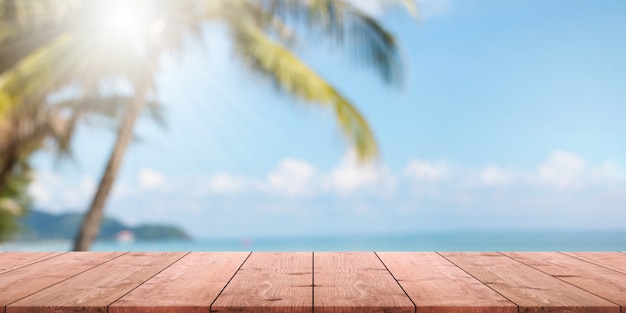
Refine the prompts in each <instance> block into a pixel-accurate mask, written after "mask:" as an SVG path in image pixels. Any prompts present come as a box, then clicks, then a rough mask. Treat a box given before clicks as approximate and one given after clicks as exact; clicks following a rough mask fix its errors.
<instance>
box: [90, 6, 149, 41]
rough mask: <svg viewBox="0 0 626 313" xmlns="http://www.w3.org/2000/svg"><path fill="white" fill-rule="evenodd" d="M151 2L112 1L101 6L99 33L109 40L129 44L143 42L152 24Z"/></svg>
mask: <svg viewBox="0 0 626 313" xmlns="http://www.w3.org/2000/svg"><path fill="white" fill-rule="evenodd" d="M149 3H150V1H137V0H110V1H106V4H105V5H102V6H99V8H100V9H102V11H101V12H99V16H100V19H99V21H98V24H99V25H98V28H99V32H100V34H101V36H102V37H104V38H107V39H108V40H112V41H118V42H122V43H128V42H133V41H138V40H141V38H142V37H143V36H145V35H146V34H147V33H146V32H147V30H148V29H149V24H150V22H151V12H150V11H151V7H150V4H149Z"/></svg>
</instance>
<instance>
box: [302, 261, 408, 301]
mask: <svg viewBox="0 0 626 313" xmlns="http://www.w3.org/2000/svg"><path fill="white" fill-rule="evenodd" d="M313 264H314V268H313V271H314V284H315V287H314V299H313V305H314V307H315V312H316V313H324V312H333V313H339V312H342V313H343V312H371V313H373V312H407V313H408V312H415V306H414V305H413V303H412V302H411V300H410V299H409V297H408V296H407V295H406V294H405V293H404V291H403V290H402V288H400V286H399V285H398V282H396V280H395V279H394V278H393V276H391V274H390V273H389V271H387V269H386V268H385V266H384V265H383V263H382V262H381V261H380V260H379V259H378V257H377V256H376V254H374V253H373V252H344V253H339V252H316V253H315V254H314V263H313Z"/></svg>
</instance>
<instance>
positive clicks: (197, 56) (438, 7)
mask: <svg viewBox="0 0 626 313" xmlns="http://www.w3.org/2000/svg"><path fill="white" fill-rule="evenodd" d="M355 2H356V3H358V4H359V5H361V6H363V8H364V9H366V10H369V11H370V12H371V13H372V14H374V15H376V16H378V17H379V18H381V19H382V21H383V23H384V24H385V25H386V26H387V27H388V28H389V29H390V30H391V31H392V32H393V33H394V34H395V35H396V36H397V39H398V41H399V42H400V44H401V47H402V53H403V55H404V57H405V71H406V80H405V82H404V85H403V86H401V87H389V86H385V85H384V84H383V83H382V82H381V80H380V79H379V78H378V77H376V76H375V74H374V73H373V72H372V71H371V70H370V69H367V68H359V67H357V66H354V64H353V63H351V61H350V60H349V58H348V55H347V54H346V53H342V52H341V51H337V50H336V49H333V47H332V46H325V45H323V44H322V45H320V44H314V45H308V46H307V45H302V46H299V47H298V48H297V53H298V54H299V55H300V56H301V57H302V58H303V59H305V60H306V61H307V62H309V63H310V64H311V65H312V67H313V68H314V69H315V70H317V71H318V72H319V73H321V74H322V75H323V76H324V77H326V78H327V79H328V80H329V81H331V82H332V83H333V84H335V85H336V86H337V87H338V89H339V90H341V92H343V94H344V95H346V96H347V97H348V98H349V99H350V100H352V101H353V103H355V104H356V106H358V108H359V109H360V110H361V112H362V113H363V114H364V115H365V116H366V118H367V119H368V121H369V123H370V125H371V127H372V128H373V129H374V132H375V134H376V137H377V139H378V143H379V145H380V148H381V158H380V160H379V161H378V162H376V163H374V164H370V165H368V166H363V165H359V164H357V163H356V162H355V159H354V154H353V152H352V151H351V149H350V147H348V146H347V145H346V144H345V142H344V140H343V139H342V137H341V135H340V134H339V132H338V130H337V127H336V125H335V121H334V120H333V117H332V115H331V114H330V113H329V112H327V111H325V110H322V109H319V108H315V107H310V106H304V105H302V103H298V102H296V101H294V100H292V99H291V98H289V97H287V96H285V95H281V94H279V93H276V91H275V90H274V89H273V87H272V86H271V84H269V83H267V82H265V81H263V80H262V79H260V78H259V77H257V76H253V75H250V74H249V73H247V72H246V71H245V70H244V67H243V66H242V65H241V64H240V63H238V61H237V60H236V59H234V58H233V57H232V55H231V53H230V51H229V46H228V43H227V41H226V40H225V35H224V33H223V32H222V30H221V29H219V28H217V27H214V28H209V30H210V34H209V35H208V36H207V38H206V46H205V48H203V49H200V48H198V47H196V48H191V49H190V50H189V53H188V54H187V55H185V57H184V58H183V59H182V60H171V59H166V60H163V64H162V75H161V76H160V77H159V95H158V99H159V100H160V101H161V102H162V103H163V104H164V105H165V107H166V111H165V114H166V118H167V127H166V129H161V128H159V127H158V126H156V125H155V124H154V123H153V122H151V121H150V120H149V118H144V119H142V120H141V121H140V123H139V124H138V127H137V129H136V132H137V136H138V140H137V141H136V142H135V143H133V145H132V146H131V147H130V149H129V151H128V153H127V156H126V159H125V163H124V165H123V168H122V172H121V174H120V177H119V179H118V181H117V185H116V187H115V191H114V193H113V195H112V197H111V198H110V200H109V203H108V206H107V214H109V215H112V216H115V217H118V218H120V219H122V220H124V221H126V222H128V223H142V222H159V223H174V224H177V225H179V226H181V227H184V228H185V229H187V230H188V231H189V232H190V233H191V234H192V235H193V236H195V237H198V238H209V237H249V236H274V235H290V236H292V235H327V234H379V233H410V232H419V231H430V230H456V229H463V230H467V229H469V230H494V229H495V230H497V229H557V230H560V229H624V227H626V226H625V225H624V223H623V221H624V220H626V210H625V209H624V205H623V204H624V203H626V142H625V141H624V139H623V136H624V134H626V123H625V122H624V117H625V116H626V87H625V86H626V58H625V57H624V56H625V55H626V19H624V16H626V2H624V1H619V0H615V1H609V0H607V1H597V2H589V1H565V0H562V1H557V0H554V1H545V0H525V1H521V0H511V1H500V0H424V1H420V6H421V9H422V17H421V19H420V20H419V22H416V21H414V20H412V19H411V18H410V17H409V16H408V15H407V14H405V13H401V12H381V11H380V10H379V8H377V7H376V6H375V5H372V3H371V2H370V1H367V0H364V1H355ZM112 140H113V136H112V132H110V131H108V130H103V129H94V128H86V127H85V128H83V129H81V131H80V133H79V135H78V137H77V138H76V141H75V149H76V151H75V154H76V163H75V164H74V163H71V162H65V163H62V164H61V165H60V166H55V165H54V162H53V161H52V158H51V157H50V156H49V155H46V154H40V155H37V157H36V158H35V164H36V166H37V168H38V170H39V172H38V175H37V177H36V180H35V182H34V183H33V185H32V186H31V189H30V190H31V194H32V195H33V196H34V197H35V199H36V205H37V206H38V207H41V208H43V209H45V210H48V211H51V212H61V211H67V210H70V211H82V210H85V209H86V207H87V206H88V203H89V199H90V197H91V195H92V193H93V191H94V188H95V184H96V182H97V180H98V178H99V175H100V174H101V171H102V169H103V168H104V164H105V160H106V158H107V156H108V152H109V151H110V149H111V145H112Z"/></svg>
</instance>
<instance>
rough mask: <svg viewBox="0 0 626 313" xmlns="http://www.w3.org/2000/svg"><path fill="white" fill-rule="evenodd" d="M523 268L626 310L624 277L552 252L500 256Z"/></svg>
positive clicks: (625, 280) (619, 273)
mask: <svg viewBox="0 0 626 313" xmlns="http://www.w3.org/2000/svg"><path fill="white" fill-rule="evenodd" d="M504 254H505V255H506V256H508V257H511V258H514V259H516V260H518V261H520V262H522V263H524V264H526V265H529V266H532V267H534V268H536V269H538V270H540V271H542V272H544V273H546V274H549V275H552V276H554V277H557V278H559V279H561V280H563V281H566V282H568V283H570V284H572V285H574V286H576V287H579V288H581V289H584V290H586V291H588V292H590V293H593V294H595V295H598V296H600V297H602V298H604V299H607V300H609V301H611V302H613V303H616V304H619V305H620V306H622V308H624V307H626V274H624V273H621V272H617V271H614V270H611V269H608V268H605V267H601V266H599V265H596V264H592V263H589V262H587V261H583V260H580V259H577V258H574V257H571V256H568V255H565V254H561V253H553V252H533V253H530V252H527V253H519V252H515V253H513V252H511V253H504Z"/></svg>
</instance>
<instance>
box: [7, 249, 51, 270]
mask: <svg viewBox="0 0 626 313" xmlns="http://www.w3.org/2000/svg"><path fill="white" fill-rule="evenodd" d="M60 254H62V252H7V253H3V254H2V255H0V274H1V273H5V272H9V271H12V270H14V269H16V268H20V267H23V266H26V265H29V264H33V263H36V262H39V261H42V260H45V259H49V258H52V257H55V256H57V255H60Z"/></svg>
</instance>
